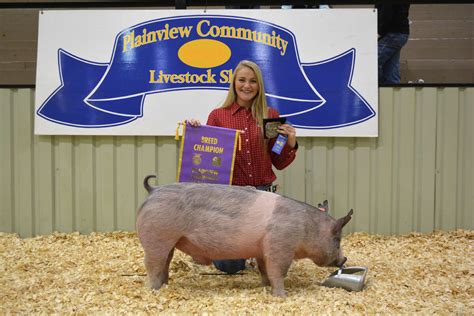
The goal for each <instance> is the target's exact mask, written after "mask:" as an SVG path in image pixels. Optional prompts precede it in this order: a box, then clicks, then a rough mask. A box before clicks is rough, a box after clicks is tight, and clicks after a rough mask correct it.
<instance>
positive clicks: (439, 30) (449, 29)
mask: <svg viewBox="0 0 474 316" xmlns="http://www.w3.org/2000/svg"><path fill="white" fill-rule="evenodd" d="M473 23H474V21H473V18H471V20H415V21H412V24H411V25H410V30H411V32H410V39H412V40H414V39H421V38H424V39H427V38H433V39H434V38H437V39H445V38H472V36H473V34H472V32H473V28H474V25H473Z"/></svg>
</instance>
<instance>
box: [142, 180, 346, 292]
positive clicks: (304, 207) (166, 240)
mask: <svg viewBox="0 0 474 316" xmlns="http://www.w3.org/2000/svg"><path fill="white" fill-rule="evenodd" d="M151 177H155V176H147V177H146V178H145V180H144V185H145V188H146V189H147V190H148V191H149V192H150V195H149V196H148V198H147V199H146V200H145V202H144V203H143V205H142V206H141V207H140V209H139V210H138V215H137V231H138V237H139V239H140V242H141V244H142V246H143V249H144V251H145V266H146V269H147V274H148V279H149V283H150V286H151V287H152V288H153V289H159V288H160V287H161V286H162V285H163V283H168V268H169V265H170V262H171V259H172V258H173V252H174V249H175V248H177V249H179V250H181V251H182V252H184V253H186V254H188V255H190V256H191V257H192V258H193V259H194V261H196V262H197V263H200V264H211V262H212V260H216V259H239V258H256V259H257V263H258V269H259V271H260V273H261V277H262V285H263V286H266V285H271V286H272V293H273V295H276V296H286V294H285V289H284V278H285V276H286V274H287V272H288V269H289V267H290V265H291V263H292V261H293V259H301V258H310V259H311V260H313V262H314V263H315V264H317V265H319V266H342V265H343V264H344V262H345V261H346V259H347V258H345V257H344V255H343V254H342V250H341V248H340V242H341V231H342V228H343V227H344V225H346V224H347V223H348V222H349V220H350V219H351V216H352V213H353V211H352V210H350V211H349V213H348V214H347V215H346V216H344V217H342V218H340V219H338V220H336V219H334V218H332V217H331V216H329V215H328V214H327V212H324V211H320V210H318V209H317V208H315V207H313V206H311V205H308V204H305V203H303V202H299V201H296V200H292V199H290V198H286V197H283V196H281V195H278V194H275V193H271V192H264V191H258V190H256V189H255V188H253V187H238V186H227V185H217V184H205V183H199V184H198V183H174V184H169V185H163V186H158V187H155V188H153V187H151V186H150V185H149V184H148V180H149V179H150V178H151Z"/></svg>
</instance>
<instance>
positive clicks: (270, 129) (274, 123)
mask: <svg viewBox="0 0 474 316" xmlns="http://www.w3.org/2000/svg"><path fill="white" fill-rule="evenodd" d="M285 122H286V118H284V117H276V118H265V119H263V136H264V137H265V138H274V137H277V136H278V127H279V126H280V125H282V124H284V123H285Z"/></svg>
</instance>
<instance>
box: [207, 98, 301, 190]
mask: <svg viewBox="0 0 474 316" xmlns="http://www.w3.org/2000/svg"><path fill="white" fill-rule="evenodd" d="M278 116H279V114H278V111H276V110H275V109H272V108H269V109H268V117H270V118H274V117H278ZM207 125H212V126H220V127H226V128H233V129H239V130H242V131H244V132H245V133H242V134H241V139H242V147H241V150H240V151H239V150H238V149H237V150H236V157H235V164H234V175H233V179H232V184H233V185H241V186H243V185H252V186H258V185H264V184H270V183H272V182H273V181H275V179H276V175H275V173H274V172H273V170H272V164H273V165H274V166H275V167H276V168H277V169H278V170H281V169H283V168H285V167H286V166H288V165H289V164H290V163H291V162H292V161H293V160H294V159H295V156H296V150H297V148H298V146H295V148H290V146H288V145H285V147H284V148H283V150H282V151H281V153H280V154H279V155H277V154H275V153H274V152H272V151H271V150H272V147H273V144H274V143H275V140H276V138H273V139H270V140H269V141H268V146H267V148H266V151H267V154H266V155H265V153H264V150H265V148H264V145H263V142H262V138H263V135H262V132H261V129H260V128H258V127H257V123H256V121H255V119H254V118H253V117H252V111H251V110H250V109H246V108H244V107H241V106H239V105H238V104H237V103H234V104H232V105H231V106H230V107H227V108H218V109H214V110H213V111H212V112H211V113H210V114H209V117H208V119H207Z"/></svg>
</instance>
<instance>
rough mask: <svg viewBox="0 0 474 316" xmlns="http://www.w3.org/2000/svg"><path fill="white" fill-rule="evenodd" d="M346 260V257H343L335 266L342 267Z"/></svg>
mask: <svg viewBox="0 0 474 316" xmlns="http://www.w3.org/2000/svg"><path fill="white" fill-rule="evenodd" d="M346 261H347V257H343V258H342V260H341V261H340V262H338V264H337V266H338V267H339V268H342V266H343V265H344V263H346Z"/></svg>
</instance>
